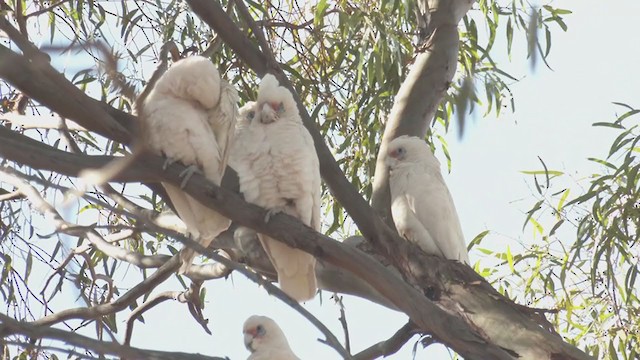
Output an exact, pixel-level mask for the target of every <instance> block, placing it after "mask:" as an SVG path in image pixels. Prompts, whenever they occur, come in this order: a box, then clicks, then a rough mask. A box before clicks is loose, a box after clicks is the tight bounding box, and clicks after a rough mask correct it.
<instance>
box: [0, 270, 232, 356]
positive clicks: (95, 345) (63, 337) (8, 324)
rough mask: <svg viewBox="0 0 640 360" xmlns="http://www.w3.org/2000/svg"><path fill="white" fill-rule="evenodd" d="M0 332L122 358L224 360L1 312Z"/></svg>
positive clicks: (3, 335) (4, 337)
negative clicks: (92, 335) (147, 346)
mask: <svg viewBox="0 0 640 360" xmlns="http://www.w3.org/2000/svg"><path fill="white" fill-rule="evenodd" d="M177 264H178V263H176V265H177ZM0 334H2V338H3V339H6V337H7V336H11V335H13V334H16V335H23V336H27V337H30V338H32V339H51V340H56V341H61V342H63V343H66V344H70V345H74V346H77V347H81V348H83V349H88V350H91V351H95V352H97V353H99V354H109V355H115V356H117V357H122V358H131V359H149V360H160V359H163V360H165V359H166V360H200V359H201V360H225V359H224V358H220V357H211V356H204V355H200V354H187V353H181V352H165V351H155V350H143V349H138V348H134V347H130V346H123V345H120V344H118V343H117V342H110V341H100V340H96V339H92V338H89V337H86V336H83V335H80V334H77V333H75V332H71V331H64V330H60V329H55V328H51V327H47V326H40V325H36V324H34V323H27V322H21V321H16V320H14V319H12V318H11V317H9V316H7V315H5V314H2V313H0ZM83 357H84V356H83Z"/></svg>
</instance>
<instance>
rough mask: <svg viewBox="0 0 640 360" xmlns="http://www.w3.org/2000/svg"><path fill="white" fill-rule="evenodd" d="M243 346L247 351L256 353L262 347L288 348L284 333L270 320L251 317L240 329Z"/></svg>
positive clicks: (262, 317)
mask: <svg viewBox="0 0 640 360" xmlns="http://www.w3.org/2000/svg"><path fill="white" fill-rule="evenodd" d="M242 333H243V334H244V345H245V346H246V347H247V349H248V350H249V351H251V352H252V353H253V352H256V351H259V350H260V348H262V347H287V348H288V347H289V344H288V343H287V340H286V338H285V337H284V333H283V332H282V330H281V329H280V327H279V326H278V324H276V322H275V321H273V320H272V319H271V318H268V317H266V316H259V315H253V316H251V317H249V318H248V319H247V320H246V321H245V322H244V325H243V327H242Z"/></svg>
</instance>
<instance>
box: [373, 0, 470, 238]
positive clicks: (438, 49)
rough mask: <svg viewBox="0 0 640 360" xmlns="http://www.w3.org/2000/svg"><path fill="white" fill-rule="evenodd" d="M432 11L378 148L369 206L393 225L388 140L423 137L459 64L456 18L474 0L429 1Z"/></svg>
mask: <svg viewBox="0 0 640 360" xmlns="http://www.w3.org/2000/svg"><path fill="white" fill-rule="evenodd" d="M424 1H426V0H424ZM429 3H430V4H429V7H428V8H429V9H434V11H433V12H432V13H431V16H430V17H429V18H430V23H429V29H430V30H431V33H430V36H429V38H428V39H425V44H424V46H423V47H425V48H426V49H425V51H423V52H418V53H417V54H416V57H415V61H414V64H413V65H412V67H411V70H410V71H409V74H408V75H407V78H406V79H405V80H404V81H403V83H402V85H401V87H400V90H399V91H398V94H397V95H396V97H395V101H394V103H393V107H392V109H391V113H390V114H389V118H388V119H387V123H386V125H385V129H384V135H383V137H382V142H381V144H380V150H379V151H378V159H377V162H376V170H375V177H374V181H373V194H372V198H371V202H372V206H373V207H374V209H375V210H376V211H377V212H378V213H379V214H380V215H381V216H382V217H383V219H384V220H385V221H386V222H387V223H388V224H390V225H391V226H393V221H392V219H391V209H390V200H389V199H390V195H389V178H388V176H389V172H388V170H387V167H386V165H385V164H384V160H385V156H384V154H386V152H387V144H388V143H389V142H390V141H391V140H393V139H395V138H396V137H398V136H400V135H413V136H418V137H424V136H425V134H426V132H427V128H428V126H429V124H430V122H431V121H432V119H433V118H434V116H435V114H436V110H437V109H438V106H439V105H440V102H441V101H442V99H443V97H444V94H445V93H446V91H447V89H448V88H449V86H450V84H451V81H452V79H453V75H454V74H455V71H456V67H457V65H458V47H459V42H460V39H459V37H458V22H459V21H460V18H461V17H458V16H459V14H460V13H462V15H464V14H466V12H467V11H468V10H469V9H470V8H471V4H472V3H473V1H469V0H457V1H448V2H443V1H438V2H437V3H436V1H433V0H432V1H430V2H429Z"/></svg>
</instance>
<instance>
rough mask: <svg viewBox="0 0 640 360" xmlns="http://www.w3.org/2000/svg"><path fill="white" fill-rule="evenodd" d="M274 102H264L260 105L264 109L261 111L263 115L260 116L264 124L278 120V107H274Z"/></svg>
mask: <svg viewBox="0 0 640 360" xmlns="http://www.w3.org/2000/svg"><path fill="white" fill-rule="evenodd" d="M273 104H274V103H270V102H267V103H264V104H262V105H261V106H260V109H262V111H261V113H260V114H261V116H260V122H261V123H263V124H271V123H272V122H274V121H276V118H277V117H278V115H277V111H276V109H277V107H273V106H274V105H273Z"/></svg>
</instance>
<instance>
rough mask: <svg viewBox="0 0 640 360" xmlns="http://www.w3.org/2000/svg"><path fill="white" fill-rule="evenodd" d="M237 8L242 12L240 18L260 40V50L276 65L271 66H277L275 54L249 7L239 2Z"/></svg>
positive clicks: (239, 0) (242, 1) (241, 1)
mask: <svg viewBox="0 0 640 360" xmlns="http://www.w3.org/2000/svg"><path fill="white" fill-rule="evenodd" d="M236 7H237V8H238V11H239V12H240V16H241V17H242V18H243V19H244V21H245V23H246V24H247V25H248V26H249V28H250V29H251V32H253V34H254V35H255V37H256V39H258V44H260V48H261V49H262V51H263V52H264V54H265V55H266V57H267V59H268V60H272V61H273V62H274V64H271V65H277V62H276V58H275V56H274V55H273V52H272V51H271V47H270V46H269V42H268V41H267V39H266V38H265V37H264V33H263V32H262V30H261V29H260V28H259V27H258V26H257V25H256V22H255V20H254V19H253V16H251V13H250V12H249V9H248V8H247V5H245V3H244V0H238V1H237V4H236Z"/></svg>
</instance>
